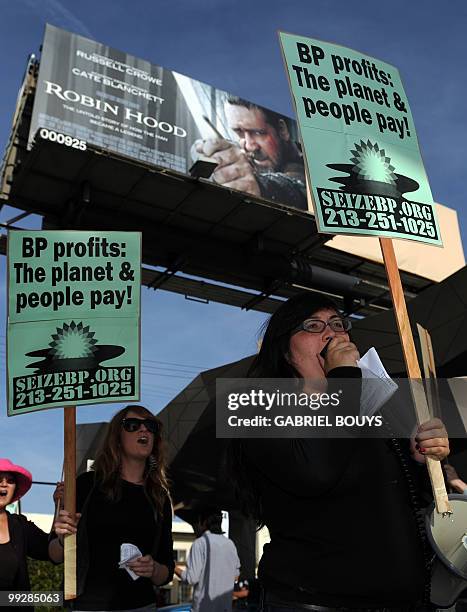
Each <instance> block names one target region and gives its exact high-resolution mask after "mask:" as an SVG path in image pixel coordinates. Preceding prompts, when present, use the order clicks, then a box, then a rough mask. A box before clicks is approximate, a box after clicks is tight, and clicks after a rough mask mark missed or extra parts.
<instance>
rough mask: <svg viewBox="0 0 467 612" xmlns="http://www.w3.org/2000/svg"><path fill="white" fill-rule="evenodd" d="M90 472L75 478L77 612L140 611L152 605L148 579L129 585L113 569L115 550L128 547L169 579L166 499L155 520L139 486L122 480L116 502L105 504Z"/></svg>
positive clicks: (129, 580)
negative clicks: (163, 570) (160, 568)
mask: <svg viewBox="0 0 467 612" xmlns="http://www.w3.org/2000/svg"><path fill="white" fill-rule="evenodd" d="M94 479H95V474H94V472H88V473H86V474H82V475H81V476H79V477H78V479H77V485H76V497H77V499H76V507H77V512H81V513H82V517H81V519H80V522H79V525H78V535H77V547H78V554H77V557H78V562H77V565H78V567H77V575H78V578H77V582H78V587H77V591H78V598H77V599H76V600H75V601H74V602H73V607H74V608H75V609H78V610H119V609H126V608H139V607H143V606H145V605H148V604H150V603H152V602H154V601H155V595H154V588H153V584H152V582H151V580H150V579H149V578H143V577H140V578H138V579H137V580H133V579H132V578H131V576H130V575H129V574H128V572H127V571H126V570H124V569H120V568H119V567H118V563H119V561H120V545H121V544H123V543H131V544H134V545H135V546H137V547H138V548H139V549H140V550H141V553H142V555H143V556H144V555H148V554H149V555H151V556H152V557H153V558H154V559H155V560H156V561H157V562H158V563H161V564H163V565H166V566H167V567H168V569H169V576H168V579H167V582H169V581H170V580H171V579H172V575H173V569H174V562H173V551H172V509H171V505H170V501H169V499H168V497H167V498H166V501H165V505H164V512H163V517H162V518H161V517H159V516H158V513H157V511H156V509H155V508H154V506H153V504H152V502H151V501H150V499H149V498H148V497H147V495H146V492H145V490H144V487H143V486H141V485H135V484H132V483H129V482H126V481H125V480H123V481H122V482H121V484H122V494H121V498H120V499H119V500H118V501H115V502H112V501H110V500H109V499H108V498H107V497H106V496H105V495H104V493H103V492H102V491H101V490H100V489H99V487H98V486H95V480H94Z"/></svg>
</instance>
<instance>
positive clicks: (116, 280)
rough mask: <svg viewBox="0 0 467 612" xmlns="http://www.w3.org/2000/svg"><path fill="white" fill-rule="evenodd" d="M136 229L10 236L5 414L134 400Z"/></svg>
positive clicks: (138, 253) (137, 318) (137, 356)
mask: <svg viewBox="0 0 467 612" xmlns="http://www.w3.org/2000/svg"><path fill="white" fill-rule="evenodd" d="M140 292H141V234H140V233H139V232H88V231H40V230H32V231H26V230H18V231H11V232H9V234H8V329H7V364H8V367H7V374H8V415H9V416H13V415H16V414H23V413H26V412H32V411H34V410H42V409H44V408H54V407H56V406H63V405H70V404H73V405H76V404H100V403H104V402H121V401H135V400H139V395H140V392H139V387H140V376H139V371H140Z"/></svg>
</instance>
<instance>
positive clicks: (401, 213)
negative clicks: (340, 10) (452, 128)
mask: <svg viewBox="0 0 467 612" xmlns="http://www.w3.org/2000/svg"><path fill="white" fill-rule="evenodd" d="M280 41H281V45H282V50H283V54H284V58H285V63H286V67H287V71H288V76H289V81H290V87H291V90H292V94H293V98H294V102H295V107H296V114H297V119H298V124H299V127H300V132H301V137H302V144H303V152H304V155H305V158H306V166H307V174H308V179H309V181H310V184H311V188H312V197H313V204H314V208H315V213H316V218H317V222H318V227H319V230H320V231H321V232H326V233H330V234H364V235H369V236H379V237H384V236H385V237H392V238H406V239H411V240H417V241H420V242H425V243H430V244H436V245H441V244H442V242H441V237H440V233H439V227H438V222H437V218H436V211H435V207H434V204H433V196H432V194H431V190H430V185H429V183H428V179H427V176H426V173H425V168H424V166H423V161H422V158H421V154H420V149H419V145H418V140H417V135H416V132H415V126H414V122H413V117H412V113H411V111H410V107H409V103H408V100H407V97H406V95H405V92H404V88H403V86H402V82H401V79H400V76H399V72H398V70H397V69H396V68H394V67H393V66H391V65H389V64H386V63H385V62H382V61H380V60H377V59H374V58H372V57H369V56H367V55H364V54H362V53H358V52H356V51H353V50H352V49H348V48H346V47H341V46H339V45H334V44H330V43H326V42H322V41H319V40H315V39H312V38H306V37H303V36H296V35H292V34H287V33H284V32H280Z"/></svg>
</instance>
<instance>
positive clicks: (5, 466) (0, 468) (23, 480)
mask: <svg viewBox="0 0 467 612" xmlns="http://www.w3.org/2000/svg"><path fill="white" fill-rule="evenodd" d="M0 472H11V473H12V474H14V475H15V479H16V489H15V494H14V495H13V499H12V500H11V501H12V502H14V501H16V500H17V499H19V498H20V497H23V495H25V494H26V493H27V492H28V491H29V489H30V488H31V485H32V474H31V472H28V470H27V469H26V468H24V467H21V466H20V465H15V464H14V463H11V461H10V460H9V459H0Z"/></svg>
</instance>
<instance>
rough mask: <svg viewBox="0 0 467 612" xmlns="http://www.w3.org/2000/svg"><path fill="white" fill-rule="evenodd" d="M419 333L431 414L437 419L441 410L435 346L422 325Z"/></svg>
mask: <svg viewBox="0 0 467 612" xmlns="http://www.w3.org/2000/svg"><path fill="white" fill-rule="evenodd" d="M417 332H418V337H419V339H420V348H421V349H422V363H423V372H424V373H425V382H426V386H427V391H428V406H429V408H430V414H432V415H433V416H435V417H440V416H441V410H440V406H439V401H438V381H437V378H436V364H435V356H434V353H433V345H432V344H431V336H430V334H429V332H428V330H427V329H425V328H424V327H422V326H421V325H420V323H417Z"/></svg>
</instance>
